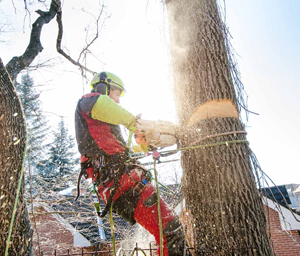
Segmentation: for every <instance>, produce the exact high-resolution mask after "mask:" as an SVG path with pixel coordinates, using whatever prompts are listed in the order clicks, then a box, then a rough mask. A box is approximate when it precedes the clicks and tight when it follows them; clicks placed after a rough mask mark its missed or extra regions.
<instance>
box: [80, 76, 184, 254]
mask: <svg viewBox="0 0 300 256" xmlns="http://www.w3.org/2000/svg"><path fill="white" fill-rule="evenodd" d="M90 85H91V88H92V91H91V93H89V94H86V95H84V96H82V98H81V99H80V100H79V101H78V104H77V108H76V113H75V127H76V140H77V144H78V150H79V152H80V154H81V167H82V171H83V172H84V174H85V177H86V178H92V182H93V183H94V184H95V185H96V187H97V188H98V192H99V194H100V196H101V198H102V200H103V201H104V203H105V205H106V207H105V210H104V213H103V214H102V216H103V215H104V214H105V213H106V212H107V211H109V209H110V207H111V206H112V209H113V211H114V212H116V213H117V214H119V215H120V216H122V217H123V218H124V219H125V220H127V221H128V222H129V223H130V224H134V223H136V222H137V223H139V224H140V225H141V226H143V227H144V228H145V229H146V230H148V231H149V232H150V233H151V234H152V235H153V236H154V237H155V240H156V242H157V244H159V241H160V235H159V219H158V210H157V194H156V189H155V187H154V186H153V185H152V184H151V183H150V178H149V176H148V171H147V170H146V169H144V168H143V167H142V166H138V165H137V164H134V162H133V161H132V160H131V158H130V154H129V150H130V149H129V148H128V147H127V145H126V142H125V140H124V139H123V137H122V134H121V130H120V126H119V125H123V126H125V127H126V128H127V129H128V130H129V131H131V132H132V133H135V134H139V130H138V129H137V128H136V117H135V116H134V115H133V114H131V113H130V112H128V111H127V110H126V109H124V108H122V107H121V106H120V105H119V103H120V98H121V97H123V95H124V93H125V87H124V84H123V82H122V80H121V79H120V78H119V77H117V76H116V75H114V74H112V73H110V72H100V73H98V74H96V75H95V76H94V78H93V79H92V81H91V84H90ZM160 208H161V216H162V228H163V256H168V255H169V256H177V255H178V256H182V255H185V252H184V250H185V249H184V248H185V236H184V231H183V228H182V225H181V223H180V221H179V219H178V217H177V216H176V214H175V213H174V212H173V211H172V210H171V209H170V208H169V207H168V205H167V204H166V203H165V202H164V201H163V200H162V199H160ZM158 251H159V250H158ZM161 256H162V255H161Z"/></svg>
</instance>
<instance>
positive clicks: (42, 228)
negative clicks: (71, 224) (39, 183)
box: [31, 207, 77, 256]
mask: <svg viewBox="0 0 300 256" xmlns="http://www.w3.org/2000/svg"><path fill="white" fill-rule="evenodd" d="M35 213H39V214H40V213H46V211H45V210H44V209H43V208H41V207H40V208H35ZM35 223H36V230H37V232H36V230H35V227H34V221H33V218H31V225H32V228H34V234H33V251H34V255H35V256H37V255H40V254H39V249H38V243H37V234H38V236H39V244H40V248H41V251H42V252H43V255H53V252H54V250H55V249H56V250H57V252H62V251H63V252H66V250H67V249H70V252H71V251H72V252H73V251H74V250H77V248H73V235H72V233H71V232H70V231H69V230H68V229H66V227H65V226H64V225H63V224H61V223H60V222H58V221H57V220H56V219H55V218H54V217H52V216H51V215H49V214H43V215H38V216H36V219H35Z"/></svg>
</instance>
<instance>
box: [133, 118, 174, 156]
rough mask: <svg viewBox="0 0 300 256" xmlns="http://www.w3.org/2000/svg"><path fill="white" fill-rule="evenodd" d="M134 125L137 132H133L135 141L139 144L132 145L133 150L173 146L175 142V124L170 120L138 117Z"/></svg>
mask: <svg viewBox="0 0 300 256" xmlns="http://www.w3.org/2000/svg"><path fill="white" fill-rule="evenodd" d="M136 127H137V129H138V130H139V133H138V134H135V141H136V143H137V144H138V145H139V146H138V147H135V146H134V147H133V150H134V151H144V152H146V153H147V152H148V151H149V150H152V151H153V150H155V149H157V148H165V147H170V146H173V145H175V144H176V142H177V141H176V136H175V135H176V130H177V126H176V125H175V124H173V123H171V122H168V121H150V120H144V119H138V120H137V122H136ZM139 149H140V150H139Z"/></svg>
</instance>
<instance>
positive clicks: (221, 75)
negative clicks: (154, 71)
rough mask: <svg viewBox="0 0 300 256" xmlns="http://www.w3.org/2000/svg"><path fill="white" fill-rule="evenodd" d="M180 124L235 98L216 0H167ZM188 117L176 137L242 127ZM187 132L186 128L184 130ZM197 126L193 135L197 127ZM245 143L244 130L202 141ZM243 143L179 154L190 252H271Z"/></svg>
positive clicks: (232, 121) (233, 121)
mask: <svg viewBox="0 0 300 256" xmlns="http://www.w3.org/2000/svg"><path fill="white" fill-rule="evenodd" d="M166 5H167V11H168V18H169V27H170V46H171V57H172V65H173V74H174V92H175V99H176V104H177V105H176V108H177V113H178V117H179V122H180V124H181V125H182V126H183V127H186V124H187V123H188V122H189V121H190V118H191V116H192V115H193V113H195V111H196V110H197V109H199V106H203V104H204V103H206V104H207V103H208V102H221V100H227V101H231V102H232V105H233V106H235V109H236V111H237V113H238V107H237V105H238V102H237V98H239V97H237V96H236V93H235V89H234V82H233V79H232V76H231V70H230V63H229V60H228V52H227V48H226V44H225V36H224V27H223V24H222V22H221V19H220V17H219V12H218V6H217V4H216V1H215V0H197V1H195V0H169V1H166ZM208 116H209V118H202V119H201V120H198V121H197V122H195V121H194V122H193V124H194V125H193V126H192V128H193V131H194V132H191V133H189V134H187V136H184V137H183V138H182V140H181V142H182V143H183V146H185V147H186V146H189V145H191V144H192V143H195V141H197V140H199V129H200V131H201V137H202V136H203V137H206V136H209V135H214V134H220V133H228V132H229V133H230V132H233V131H245V128H244V125H243V124H242V122H241V121H240V119H239V117H238V116H237V117H233V116H231V115H229V116H228V117H226V116H218V114H216V115H208ZM186 130H187V129H186ZM197 130H198V132H196V131H197ZM232 140H246V136H245V133H244V134H243V133H236V134H230V135H222V136H221V135H220V136H216V137H211V138H208V139H206V140H204V141H201V143H203V144H211V143H215V142H222V141H232ZM250 155H251V150H250V149H249V148H248V144H247V143H239V144H228V145H219V146H214V147H206V148H203V149H194V150H187V151H184V152H183V154H182V159H181V162H182V167H183V170H184V176H183V190H184V194H185V198H186V202H187V206H188V209H189V211H190V213H191V215H192V221H193V225H194V227H193V230H194V241H195V254H196V255H218V256H219V255H265V256H269V255H272V250H271V248H270V245H269V240H268V236H267V232H266V218H265V215H264V210H263V204H262V201H261V198H260V196H259V193H258V190H257V188H256V184H255V178H254V175H253V173H252V164H251V160H250Z"/></svg>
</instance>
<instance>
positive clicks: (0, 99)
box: [0, 59, 32, 255]
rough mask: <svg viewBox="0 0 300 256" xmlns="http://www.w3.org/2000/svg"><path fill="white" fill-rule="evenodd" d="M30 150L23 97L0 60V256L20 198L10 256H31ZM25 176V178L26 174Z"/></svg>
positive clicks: (2, 253) (4, 247) (3, 251)
mask: <svg viewBox="0 0 300 256" xmlns="http://www.w3.org/2000/svg"><path fill="white" fill-rule="evenodd" d="M25 149H26V125H25V120H24V117H23V111H22V108H21V103H20V100H19V97H18V96H17V94H16V90H15V87H14V85H13V83H12V81H11V79H10V77H9V75H8V73H7V71H6V69H5V68H4V66H3V63H2V61H1V59H0V207H1V208H0V254H1V255H4V253H5V249H6V243H7V240H8V234H9V228H10V225H11V221H12V216H13V209H14V204H15V201H16V198H17V191H18V185H19V180H20V179H21V178H23V182H22V186H21V188H20V196H19V198H18V199H17V208H16V215H15V220H14V222H13V223H14V225H13V230H12V236H11V243H10V246H9V251H8V255H31V248H32V230H31V228H30V223H29V219H28V213H27V210H26V205H25V202H24V197H23V194H24V177H21V175H22V174H21V173H22V172H21V170H22V168H23V160H24V154H25ZM23 176H24V174H23Z"/></svg>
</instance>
